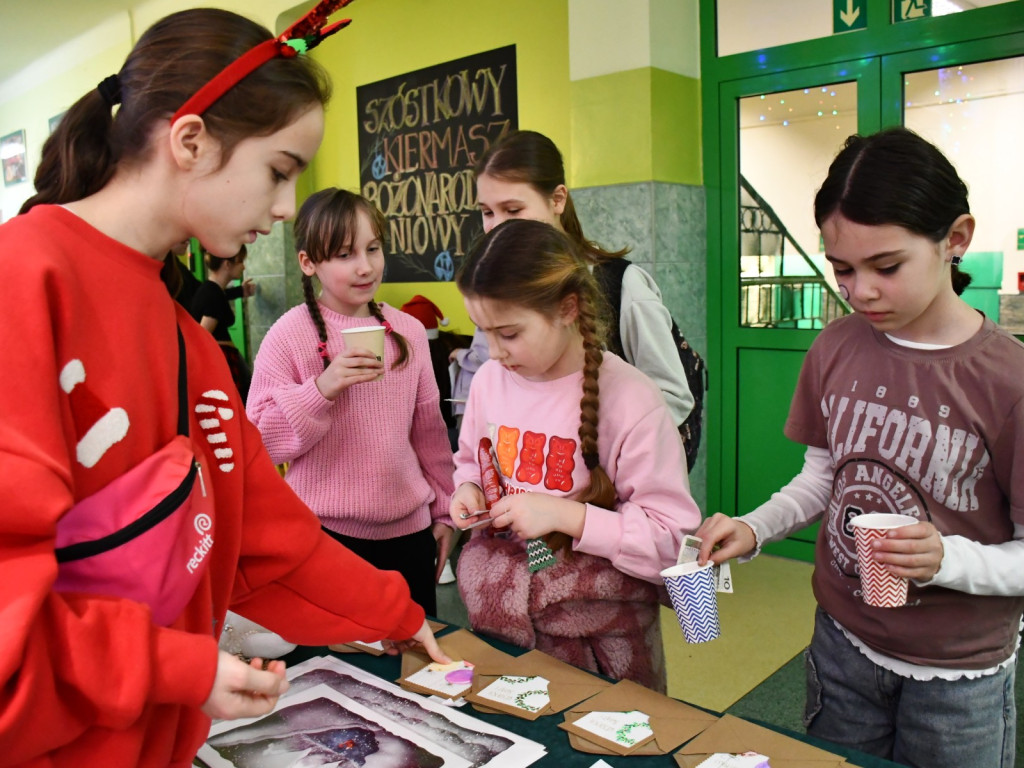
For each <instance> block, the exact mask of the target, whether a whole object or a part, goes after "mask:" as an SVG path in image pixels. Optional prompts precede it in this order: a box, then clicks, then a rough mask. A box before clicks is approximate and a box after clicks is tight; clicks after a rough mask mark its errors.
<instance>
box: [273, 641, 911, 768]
mask: <svg viewBox="0 0 1024 768" xmlns="http://www.w3.org/2000/svg"><path fill="white" fill-rule="evenodd" d="M455 629H458V627H453V626H449V627H448V628H446V629H443V630H441V631H440V632H438V633H437V634H438V636H443V635H445V634H447V633H448V632H450V631H454V630H455ZM481 637H482V638H483V639H484V640H487V641H488V642H489V643H490V644H491V645H493V646H494V647H495V648H498V649H499V650H501V651H504V652H505V653H508V654H511V655H512V656H518V655H520V654H522V653H524V651H523V649H522V648H517V647H516V646H513V645H509V644H507V643H503V642H501V641H499V640H493V639H490V638H487V637H485V636H481ZM314 656H337V657H338V658H339V659H341V660H343V661H346V662H348V663H350V664H352V665H353V666H356V667H359V668H360V669H363V670H366V671H367V672H370V673H371V674H374V675H377V676H378V677H381V678H383V679H385V680H388V681H390V682H396V681H397V680H398V678H399V676H400V674H401V660H400V658H399V657H397V656H386V655H385V656H373V655H370V654H367V653H340V654H336V653H332V652H331V651H330V650H329V649H328V648H326V647H324V648H315V647H308V646H300V647H299V648H296V649H295V650H294V651H292V653H290V654H288V655H287V656H285V657H284V661H285V662H286V663H287V664H288V665H289V666H291V665H293V664H297V663H299V662H300V661H305V660H306V659H309V658H312V657H314ZM465 711H466V712H468V713H469V714H472V715H473V716H474V717H478V718H480V719H481V720H484V721H487V722H489V723H492V724H493V725H496V726H498V727H499V728H504V729H505V730H508V731H512V732H513V733H517V734H519V735H520V736H524V737H525V738H528V739H532V740H533V741H536V742H538V743H540V744H543V745H544V746H545V747H546V748H547V750H548V754H547V756H546V757H544V758H542V759H541V760H539V761H538V762H536V763H534V764H533V765H534V766H536V768H556V767H557V768H589V766H591V765H593V764H594V762H596V761H597V760H599V759H601V760H604V761H605V762H607V763H609V764H611V765H612V766H614V767H615V768H620V766H625V765H627V764H628V766H629V768H677V766H676V761H675V760H674V759H673V758H672V756H671V755H657V756H636V755H634V756H629V757H621V756H616V755H592V754H587V753H584V752H577V751H576V750H574V749H573V748H572V747H570V746H569V736H568V734H567V733H566V732H565V731H563V730H562V729H560V728H559V727H558V723H560V722H562V716H561V714H558V715H554V716H550V717H539V718H537V719H536V720H523V719H522V718H519V717H513V716H511V715H503V714H493V715H492V714H487V713H483V712H478V711H476V710H475V709H473V708H472V706H470V705H468V704H467V705H466V708H465ZM708 711H710V710H708ZM714 714H720V713H718V712H715V713H714ZM750 722H753V723H757V724H758V725H762V726H764V727H766V728H771V729H772V730H774V731H777V732H779V733H782V734H784V735H786V736H789V737H790V738H793V739H796V740H797V741H802V742H804V743H805V744H810V745H812V746H815V747H820V748H821V749H825V750H828V751H829V752H833V753H835V754H837V755H842V756H843V757H845V758H846V759H847V761H849V763H850V764H851V765H857V766H862V767H863V768H898V766H897V764H896V763H893V762H890V761H889V760H883V759H881V758H878V757H873V756H871V755H866V754H864V753H862V752H857V751H855V750H852V749H846V748H844V747H841V746H839V745H838V744H832V743H831V742H827V741H822V740H821V739H815V738H812V737H810V736H807V735H806V734H803V733H795V732H793V731H789V730H787V729H785V728H779V727H777V726H774V725H771V724H770V723H764V722H761V721H758V720H751V721H750Z"/></svg>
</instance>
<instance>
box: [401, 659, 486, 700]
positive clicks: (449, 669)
mask: <svg viewBox="0 0 1024 768" xmlns="http://www.w3.org/2000/svg"><path fill="white" fill-rule="evenodd" d="M405 680H406V682H409V683H413V684H415V685H419V686H421V687H423V688H429V689H430V690H431V691H436V692H437V693H438V694H440V695H441V696H445V697H448V698H455V697H456V696H458V695H459V694H460V693H464V692H465V691H468V690H469V689H470V688H472V687H473V665H472V664H470V663H469V662H466V661H453V662H452V663H451V664H437V663H432V664H428V665H427V666H425V667H424V668H423V669H421V670H419V671H417V672H414V673H413V674H411V675H409V676H408V677H406V678H405Z"/></svg>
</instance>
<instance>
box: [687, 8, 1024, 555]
mask: <svg viewBox="0 0 1024 768" xmlns="http://www.w3.org/2000/svg"><path fill="white" fill-rule="evenodd" d="M737 2H738V0H734V1H733V2H730V3H728V5H729V6H730V10H729V13H735V12H736V9H737V7H738V6H737ZM715 5H716V4H715V3H714V2H711V1H710V0H702V2H701V27H702V29H701V40H702V43H701V45H702V74H701V76H702V87H703V106H704V136H703V139H704V173H705V187H706V191H707V211H708V360H709V367H710V369H711V370H713V371H718V372H719V373H718V375H716V376H715V377H713V379H712V386H713V388H714V390H715V391H714V392H712V393H711V397H710V398H709V399H710V400H711V401H713V402H716V403H722V404H723V405H722V407H721V408H720V409H715V411H714V412H709V413H708V424H707V428H706V435H707V441H708V457H709V459H708V480H707V482H708V510H707V512H709V513H710V512H716V511H722V512H726V513H727V514H743V513H745V512H749V511H750V510H752V509H754V508H755V507H756V506H757V505H759V504H760V503H762V502H764V501H766V500H767V499H768V498H769V497H770V496H771V494H772V493H773V492H774V491H776V490H778V489H779V488H780V487H781V486H783V485H784V484H785V483H787V482H788V481H789V480H790V479H791V478H792V477H793V476H794V475H795V474H796V473H797V472H798V471H799V469H800V467H801V465H802V457H803V452H804V447H803V446H801V445H796V444H794V443H791V442H790V441H789V440H787V439H786V438H785V437H784V435H783V432H782V430H783V425H784V423H785V420H786V416H787V414H788V410H789V404H790V399H791V397H792V392H793V389H794V385H795V383H796V378H797V375H798V373H799V370H800V366H801V364H802V361H803V357H804V354H805V353H806V350H807V349H808V348H809V346H810V344H811V342H812V341H813V339H814V338H815V336H816V335H817V331H818V330H819V329H820V328H821V327H822V326H823V324H825V323H827V322H828V321H829V320H830V319H832V318H833V317H835V316H837V315H838V314H841V313H843V312H845V311H847V310H846V308H845V306H844V305H843V303H842V302H841V300H840V299H839V298H838V296H837V295H836V294H835V291H834V290H833V289H832V287H831V286H832V285H833V283H832V278H831V273H830V270H829V269H827V268H825V266H824V261H823V258H822V254H821V253H820V251H821V247H820V243H819V241H818V236H817V231H816V229H815V228H814V225H813V218H812V203H813V195H814V192H815V191H816V189H817V186H818V185H819V184H820V183H821V181H822V180H823V179H824V177H825V173H826V171H827V167H828V163H829V162H830V161H831V159H832V157H833V156H834V155H835V153H836V152H837V151H838V150H839V148H840V146H841V144H842V142H843V141H844V140H845V139H846V137H847V136H848V135H849V134H850V133H854V132H861V133H870V132H873V131H875V130H878V129H880V128H882V127H884V126H888V125H896V124H904V123H905V124H907V125H908V127H911V128H913V129H914V130H918V132H920V133H922V135H925V136H926V138H928V139H929V140H931V141H933V142H934V143H936V144H937V145H938V146H939V147H940V148H941V149H942V150H943V151H944V152H946V153H947V155H949V156H950V158H951V160H953V162H954V164H955V165H957V167H958V169H959V170H960V171H961V174H962V175H963V176H964V177H965V178H967V179H969V180H970V179H971V176H972V175H974V176H975V177H979V181H978V182H977V184H978V187H979V190H984V189H989V190H990V191H989V192H987V193H982V192H979V197H980V198H981V204H982V207H983V208H986V209H993V208H995V207H997V206H998V203H997V202H993V201H991V200H990V199H989V198H997V197H998V194H999V187H1000V186H1002V189H1003V190H1005V189H1008V188H1013V187H1009V186H1007V185H1006V183H1005V182H1003V181H1001V180H1000V179H999V178H998V175H996V176H997V177H996V178H994V179H991V178H985V179H984V180H980V177H988V176H992V175H993V171H992V168H991V160H990V161H989V167H988V168H985V167H978V168H976V167H974V166H977V165H979V163H977V162H973V161H971V160H969V159H968V158H967V157H966V155H967V154H968V153H967V152H965V151H963V149H964V146H965V144H964V142H968V141H971V142H974V143H980V144H981V146H982V149H984V148H989V157H999V158H1001V159H1000V163H1001V164H1002V165H1005V166H1006V167H1007V168H1008V169H1010V170H1007V171H1006V172H1007V173H1013V170H1012V169H1014V168H1019V167H1020V166H1019V165H1018V163H1019V162H1020V161H1021V160H1020V158H1021V150H1020V149H1019V148H1018V146H1017V145H1018V144H1019V141H1018V140H1017V138H1016V137H1018V136H1019V135H1020V131H1021V126H1022V125H1024V115H1021V117H1020V119H1016V120H1015V119H1013V118H1012V115H1013V114H1014V113H1013V111H1012V110H1013V109H1014V108H1015V106H1014V105H1016V104H1017V103H1018V101H1016V99H1018V98H1019V99H1020V102H1019V103H1021V104H1024V92H1022V91H1024V87H1022V83H1021V82H1017V83H1016V86H1014V85H1010V86H1008V88H1009V90H1010V91H1011V93H1009V94H1004V95H1005V96H1006V101H1005V103H1004V108H1005V111H1004V112H1003V113H1000V114H1008V115H1010V117H1008V118H1006V119H1004V120H1002V121H998V122H995V121H993V120H987V121H985V124H984V125H977V123H981V122H982V121H980V120H974V117H976V116H977V114H980V112H979V107H978V103H979V101H980V97H979V96H978V94H975V97H968V98H967V101H970V99H971V98H974V104H973V106H974V112H971V111H970V110H966V111H965V108H964V106H963V102H964V101H965V99H964V98H960V101H961V103H959V104H957V103H956V101H957V98H958V97H957V93H958V90H957V88H960V90H963V87H962V86H958V85H957V82H958V78H959V79H960V80H962V82H964V83H967V82H969V78H970V77H971V74H970V72H969V73H968V74H967V75H965V74H964V72H963V71H962V68H963V67H964V66H967V65H974V68H973V73H974V74H975V75H980V74H981V69H980V67H979V66H978V63H979V62H990V66H989V67H988V74H987V76H988V77H990V78H991V77H992V75H991V72H992V71H996V70H998V71H999V72H1001V74H1000V75H996V76H995V77H996V79H999V77H1005V78H1007V79H1010V80H1013V79H1014V78H1013V75H1014V73H1016V72H1017V71H1018V70H1017V69H1015V67H1017V65H1018V64H1017V59H1018V57H1021V56H1022V55H1024V2H1019V1H1018V2H1008V3H1003V4H1001V5H997V6H993V7H988V8H981V9H978V10H971V11H969V12H965V13H961V14H957V15H956V16H953V17H944V18H930V17H921V18H917V17H913V16H908V20H903V19H902V18H901V14H903V11H904V10H905V7H904V5H900V4H899V2H898V0H896V1H895V4H894V3H893V2H889V0H865V2H861V3H856V4H855V5H856V6H857V8H859V9H860V10H861V11H863V13H864V14H865V15H866V20H865V19H864V17H863V16H860V17H858V20H857V22H856V24H854V25H853V26H852V27H851V29H858V30H859V31H855V32H846V33H844V34H833V35H831V36H828V37H819V38H818V39H808V40H805V41H803V42H793V43H791V44H788V45H779V46H776V47H768V48H761V49H757V50H745V51H744V50H743V48H742V45H740V46H739V47H738V48H736V49H737V50H741V52H739V53H730V54H729V55H727V56H718V55H717V53H716V52H717V50H718V49H719V46H720V42H721V34H720V25H721V23H722V20H721V19H718V18H716V11H717V9H716V7H715ZM775 6H778V8H776V11H777V12H778V13H782V12H783V10H791V9H792V6H791V4H789V3H786V2H784V0H777V1H776V2H767V3H764V2H762V3H758V4H756V5H755V4H751V5H749V6H747V7H748V8H750V9H755V8H756V11H755V10H751V11H750V12H751V14H753V13H762V12H766V11H765V9H766V8H767V9H768V10H769V11H770V10H771V8H774V7H775ZM837 18H838V17H837ZM851 18H852V17H851ZM847 20H848V19H847ZM746 21H747V23H748V24H749V23H750V20H749V19H748V20H746ZM836 23H837V24H838V23H839V22H838V21H837V22H836ZM858 25H860V26H858ZM754 26H756V25H754ZM777 29H779V30H783V31H782V32H780V34H790V31H789V28H786V26H785V25H777ZM827 33H828V30H826V31H825V32H819V34H827ZM754 37H756V34H755V35H754ZM793 39H799V38H793ZM996 62H1002V64H998V63H996ZM951 68H952V69H951ZM1016 79H1017V80H1018V81H1020V80H1022V78H1019V77H1018V78H1016ZM933 80H934V81H935V82H936V85H935V87H934V89H933V90H934V91H935V94H934V96H931V97H929V104H928V105H927V108H919V107H922V105H921V104H916V103H914V98H912V93H913V94H922V93H927V92H928V89H929V88H931V83H932V81H933ZM989 90H992V89H991V88H990V89H989ZM961 96H962V94H961ZM988 96H991V94H990V93H986V97H988ZM943 99H945V100H947V101H948V110H959V112H957V113H956V114H957V115H958V117H956V118H953V117H949V116H945V115H944V116H942V117H941V119H939V118H936V115H937V114H938V112H939V111H940V110H946V109H947V106H946V105H944V104H942V103H941V102H942V101H943ZM989 103H990V102H986V104H989ZM948 110H947V111H948ZM951 114H952V113H951ZM986 114H987V113H986ZM972 120H974V122H972ZM994 122H995V124H993V123H994ZM1003 122H1005V124H1001V123H1003ZM950 125H956V126H959V127H960V129H961V134H963V135H960V134H957V135H955V136H954V135H952V132H951V130H950V129H949V126H950ZM972 127H976V128H977V134H978V135H974V136H969V135H967V134H969V133H970V130H969V129H970V128H972ZM982 128H984V134H982ZM971 146H973V144H972V145H971ZM993 149H994V150H995V151H994V152H993V151H992V150H993ZM963 166H968V167H963ZM1018 180H1019V175H1018V176H1017V179H1014V181H1018ZM1003 197H1007V195H1006V194H1005V192H1004V193H1003ZM1010 197H1013V199H1019V196H1016V195H1012V196H1010ZM977 204H978V202H976V198H975V188H974V186H973V185H972V205H974V206H976V205H977ZM1018 207H1019V206H1018ZM974 210H975V213H976V215H978V216H979V230H981V228H982V226H983V225H984V221H983V219H982V216H983V214H981V213H980V212H979V211H978V209H977V208H975V209H974ZM993 218H995V219H996V221H997V222H998V226H997V227H996V228H997V229H1000V228H1001V229H1000V231H1001V230H1002V229H1006V227H1005V226H1003V225H1002V224H1003V223H1002V219H1003V218H1005V217H1001V215H1000V214H998V213H996V214H995V215H994V216H993ZM1015 231H1016V230H1014V232H1015ZM999 247H1000V243H999V242H998V241H995V242H992V243H989V244H986V247H985V248H983V250H985V251H996V250H997V249H998V248H999ZM1022 269H1024V267H1022ZM1014 274H1015V273H1014ZM1009 275H1010V268H1006V275H1005V276H1003V277H1004V281H1003V282H1004V285H1003V287H1004V289H1005V287H1006V282H1007V281H1009V279H1010V278H1009ZM998 277H999V276H997V279H996V282H997V283H998V282H999V280H998ZM992 290H996V289H994V288H993V289H992ZM987 300H989V301H991V296H988V297H987ZM996 301H997V302H998V299H996ZM815 532H816V531H815V530H814V529H809V530H806V531H802V532H799V533H798V534H796V535H794V536H793V537H792V538H791V539H789V540H787V541H785V542H781V543H779V544H776V545H771V546H770V547H769V548H768V551H773V552H775V553H777V554H784V555H786V556H791V557H797V558H801V559H806V560H811V559H813V540H814V535H815Z"/></svg>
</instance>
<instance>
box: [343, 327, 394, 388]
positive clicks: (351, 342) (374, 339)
mask: <svg viewBox="0 0 1024 768" xmlns="http://www.w3.org/2000/svg"><path fill="white" fill-rule="evenodd" d="M342 334H344V336H345V348H346V349H355V348H357V347H358V348H361V349H368V350H370V351H371V352H373V354H374V355H375V356H376V357H377V359H378V360H380V361H383V360H384V326H383V325H367V326H363V327H362V328H347V329H346V330H344V331H342ZM383 378H384V374H383V373H382V374H381V375H380V376H378V377H377V378H376V379H374V381H380V380H381V379H383Z"/></svg>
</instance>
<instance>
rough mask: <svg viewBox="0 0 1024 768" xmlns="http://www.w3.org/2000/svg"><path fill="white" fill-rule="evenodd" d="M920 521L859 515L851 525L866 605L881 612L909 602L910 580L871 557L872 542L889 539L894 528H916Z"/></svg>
mask: <svg viewBox="0 0 1024 768" xmlns="http://www.w3.org/2000/svg"><path fill="white" fill-rule="evenodd" d="M916 522H917V519H916V518H913V517H909V516H907V515H893V514H888V513H871V514H867V515H858V516H857V517H855V518H853V520H851V521H850V525H851V526H852V527H853V536H854V541H856V543H857V570H859V571H860V594H861V597H862V598H863V599H864V602H865V603H867V604H868V605H873V606H875V607H877V608H898V607H899V606H901V605H905V604H906V602H907V580H906V579H904V578H901V577H900V576H894V575H893V574H891V573H889V571H887V570H886V569H885V568H883V567H882V565H881V564H880V563H878V562H876V561H875V559H874V558H873V557H872V556H871V553H872V549H871V542H873V541H874V540H875V539H878V538H881V537H882V536H885V534H886V532H888V531H891V530H892V529H893V528H901V527H903V526H904V525H914V524H915V523H916Z"/></svg>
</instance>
